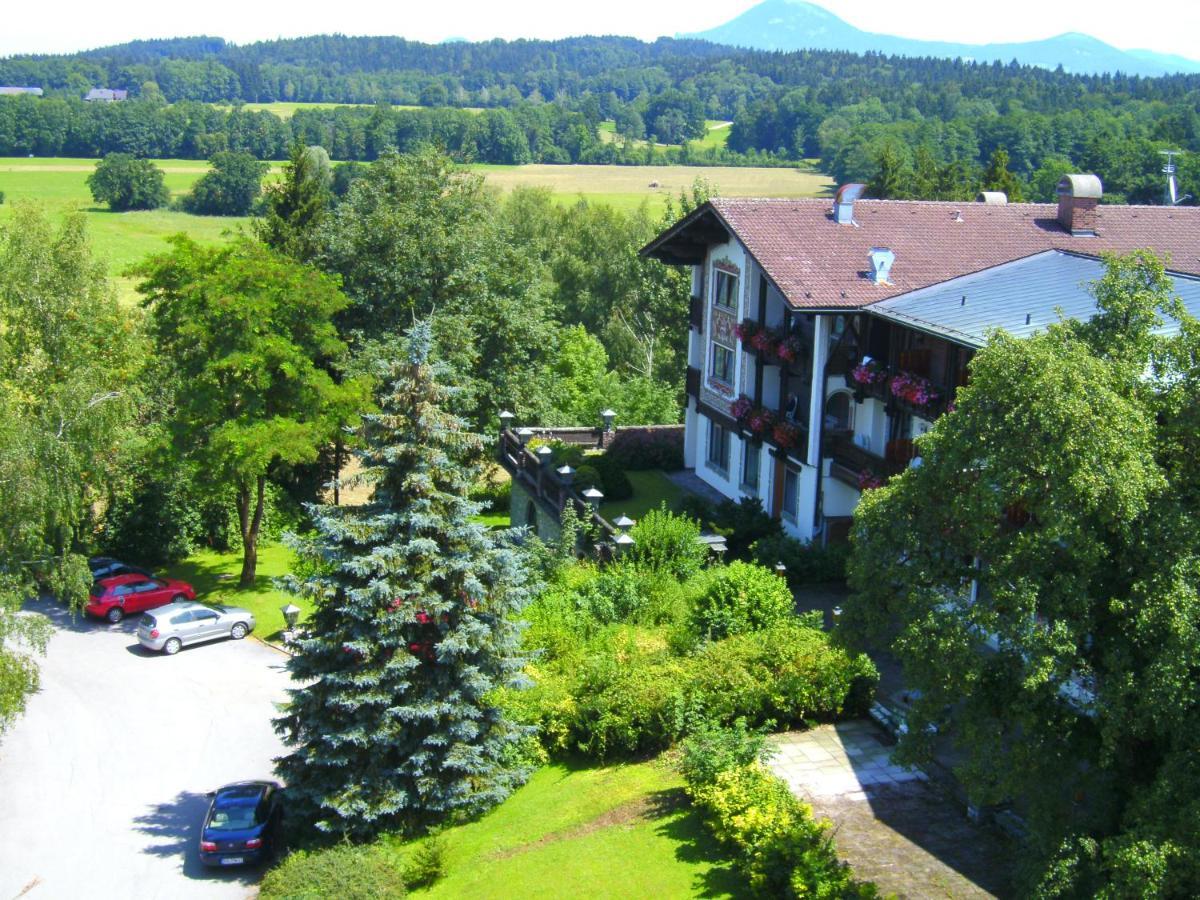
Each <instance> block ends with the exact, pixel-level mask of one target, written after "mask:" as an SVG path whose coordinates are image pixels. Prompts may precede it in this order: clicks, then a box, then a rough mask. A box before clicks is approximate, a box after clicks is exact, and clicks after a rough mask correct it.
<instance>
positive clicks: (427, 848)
mask: <svg viewBox="0 0 1200 900" xmlns="http://www.w3.org/2000/svg"><path fill="white" fill-rule="evenodd" d="M445 874H446V838H445V837H444V836H443V835H440V834H435V835H431V836H429V837H427V838H426V839H425V840H424V841H423V842H422V843H421V844H420V845H419V846H418V847H417V849H416V850H415V851H413V855H412V858H411V859H409V861H408V862H407V863H406V864H405V866H404V883H405V884H406V885H407V886H408V887H412V888H423V887H430V886H431V885H433V884H435V883H436V882H437V881H438V880H439V879H440V878H441V877H442V876H443V875H445Z"/></svg>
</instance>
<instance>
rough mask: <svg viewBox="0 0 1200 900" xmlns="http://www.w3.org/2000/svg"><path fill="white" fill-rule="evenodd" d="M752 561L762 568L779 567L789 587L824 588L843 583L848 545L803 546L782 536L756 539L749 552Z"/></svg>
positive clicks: (848, 555)
mask: <svg viewBox="0 0 1200 900" xmlns="http://www.w3.org/2000/svg"><path fill="white" fill-rule="evenodd" d="M751 554H752V555H753V558H754V559H755V560H757V561H758V562H760V563H762V564H763V565H764V566H774V565H775V564H776V563H779V562H781V563H783V564H784V565H785V566H787V578H788V582H789V583H791V584H793V585H802V584H828V583H830V582H844V581H845V580H846V564H847V563H848V562H849V561H850V545H849V544H829V545H827V546H824V547H822V546H820V545H818V544H803V543H801V542H800V541H797V540H793V539H792V538H790V537H787V536H786V535H782V534H778V535H773V536H769V537H764V538H760V539H759V540H758V541H756V542H755V544H754V546H753V547H752V548H751Z"/></svg>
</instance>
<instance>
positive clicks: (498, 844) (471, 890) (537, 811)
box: [262, 760, 740, 900]
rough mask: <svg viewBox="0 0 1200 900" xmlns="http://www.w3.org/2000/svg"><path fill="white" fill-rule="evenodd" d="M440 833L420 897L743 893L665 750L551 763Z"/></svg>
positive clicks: (383, 847) (391, 841) (399, 853)
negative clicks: (496, 802)
mask: <svg viewBox="0 0 1200 900" xmlns="http://www.w3.org/2000/svg"><path fill="white" fill-rule="evenodd" d="M443 835H444V841H445V846H446V856H445V865H446V871H445V875H444V876H443V877H442V879H441V880H440V881H438V882H437V883H436V884H434V885H433V886H432V887H429V888H425V889H422V890H414V891H413V892H412V896H414V897H430V898H458V897H472V898H521V900H526V898H572V897H581V898H582V897H587V898H617V897H736V896H740V894H739V891H740V886H739V879H738V877H737V876H736V875H735V874H734V873H733V871H732V869H731V867H730V866H729V864H728V863H727V862H726V860H725V859H724V858H723V857H722V854H721V851H720V849H719V848H718V847H717V845H716V843H715V842H714V841H713V839H712V838H711V837H710V836H709V835H708V832H707V831H706V830H705V829H704V827H703V824H702V822H701V820H700V816H699V814H698V813H697V812H696V811H695V810H694V809H693V808H692V807H691V805H690V804H689V803H688V801H687V798H686V796H685V795H684V793H683V781H682V779H681V778H680V777H679V775H678V774H677V773H676V772H675V771H674V770H673V769H671V768H670V767H669V766H667V765H666V764H664V763H663V762H661V761H658V760H652V761H650V762H643V763H636V764H626V765H613V766H604V767H586V768H583V767H575V766H568V765H561V764H555V765H551V766H546V767H545V768H543V769H540V770H539V771H537V772H535V773H534V775H533V777H532V778H531V779H530V780H529V783H528V784H526V785H525V786H524V787H523V788H521V789H520V790H518V791H517V792H516V793H515V794H513V796H512V797H510V798H509V799H508V800H507V801H505V802H504V803H503V804H502V805H501V806H499V807H497V808H496V809H494V810H493V811H492V812H490V813H488V814H487V815H486V816H483V817H482V818H480V819H478V820H477V821H474V822H470V823H468V824H466V825H459V826H457V827H454V828H450V829H447V830H446V831H445V832H443ZM418 845H419V842H410V843H404V842H401V841H399V840H397V839H395V838H383V839H381V840H379V841H377V842H376V843H375V844H372V845H371V846H370V852H371V854H372V855H373V856H374V855H376V854H378V855H379V856H382V857H383V858H384V859H385V860H386V862H387V864H388V865H391V866H395V867H397V868H399V867H402V866H403V865H404V863H405V861H406V860H407V859H408V858H409V857H411V855H412V853H413V851H414V850H415V849H416V848H417V846H418ZM262 896H263V897H264V898H265V900H270V898H271V897H272V896H286V895H274V894H270V893H266V892H264V894H263V895H262Z"/></svg>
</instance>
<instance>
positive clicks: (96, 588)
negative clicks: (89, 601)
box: [92, 581, 104, 597]
mask: <svg viewBox="0 0 1200 900" xmlns="http://www.w3.org/2000/svg"><path fill="white" fill-rule="evenodd" d="M92 596H93V597H103V596H104V585H102V584H100V582H98V581H93V582H92Z"/></svg>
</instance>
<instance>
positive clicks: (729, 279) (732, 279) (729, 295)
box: [713, 269, 738, 309]
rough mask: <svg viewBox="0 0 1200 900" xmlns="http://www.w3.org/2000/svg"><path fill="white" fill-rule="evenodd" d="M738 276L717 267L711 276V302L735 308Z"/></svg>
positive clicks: (727, 307) (726, 307)
mask: <svg viewBox="0 0 1200 900" xmlns="http://www.w3.org/2000/svg"><path fill="white" fill-rule="evenodd" d="M737 284H738V277H737V276H736V275H731V274H730V273H728V272H724V271H722V270H721V269H717V271H716V277H714V278H713V303H715V304H716V305H717V306H722V307H724V308H725V309H737Z"/></svg>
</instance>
